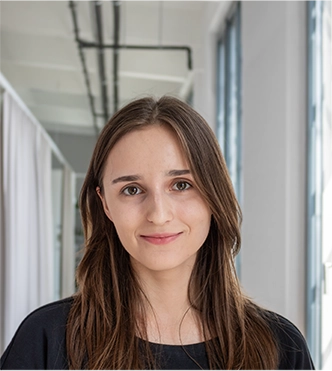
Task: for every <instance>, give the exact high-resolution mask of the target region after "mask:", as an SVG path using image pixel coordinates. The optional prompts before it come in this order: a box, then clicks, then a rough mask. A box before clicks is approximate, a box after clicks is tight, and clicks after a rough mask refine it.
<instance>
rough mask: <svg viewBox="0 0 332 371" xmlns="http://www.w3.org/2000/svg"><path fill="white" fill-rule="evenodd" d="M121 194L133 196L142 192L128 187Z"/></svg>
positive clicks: (134, 187)
mask: <svg viewBox="0 0 332 371" xmlns="http://www.w3.org/2000/svg"><path fill="white" fill-rule="evenodd" d="M122 193H123V194H125V195H126V196H135V195H138V194H140V193H142V190H141V189H140V188H138V187H136V186H128V187H126V188H124V189H123V190H122Z"/></svg>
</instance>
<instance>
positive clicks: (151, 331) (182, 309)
mask: <svg viewBox="0 0 332 371" xmlns="http://www.w3.org/2000/svg"><path fill="white" fill-rule="evenodd" d="M188 268H189V267H188ZM138 273H139V274H138V277H139V281H140V284H141V287H142V289H143V291H144V294H145V296H146V298H147V301H146V305H145V313H146V325H147V336H148V340H149V341H151V342H157V343H163V344H174V345H180V344H192V343H198V342H201V341H203V337H202V332H201V326H200V321H199V316H198V314H197V312H196V311H195V310H194V309H193V308H192V307H191V306H190V303H189V300H188V285H189V280H190V275H191V269H188V270H187V271H186V270H185V269H181V270H177V271H176V270H175V271H163V272H151V271H146V270H143V271H142V270H140V271H139V272H138Z"/></svg>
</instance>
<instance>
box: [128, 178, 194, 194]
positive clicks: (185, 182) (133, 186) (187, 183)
mask: <svg viewBox="0 0 332 371" xmlns="http://www.w3.org/2000/svg"><path fill="white" fill-rule="evenodd" d="M180 183H184V184H185V185H186V186H185V189H176V188H175V187H176V185H179V184H180ZM190 188H192V185H191V184H190V183H189V182H187V181H186V180H178V181H176V182H175V183H174V184H173V186H172V189H173V190H175V191H177V192H184V191H187V190H188V189H190ZM129 189H132V190H133V189H136V190H137V191H138V193H137V192H136V193H134V194H130V193H129ZM142 192H143V190H142V189H141V188H140V187H138V186H136V185H129V186H126V187H125V188H123V189H122V190H121V193H122V194H124V195H125V196H137V195H139V194H141V193H142Z"/></svg>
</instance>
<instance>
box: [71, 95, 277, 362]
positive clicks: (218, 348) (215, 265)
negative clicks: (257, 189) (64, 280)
mask: <svg viewBox="0 0 332 371" xmlns="http://www.w3.org/2000/svg"><path fill="white" fill-rule="evenodd" d="M154 124H163V125H169V126H170V127H171V128H172V129H173V130H174V131H175V133H176V134H177V136H178V138H179V140H180V143H181V145H182V148H183V151H184V153H185V155H186V158H187V160H188V163H189V166H190V169H191V171H192V173H193V176H194V179H195V182H196V185H197V187H198V189H199V191H200V192H201V195H202V197H203V198H204V199H205V200H206V201H207V203H208V204H209V206H210V209H211V211H212V221H211V227H210V231H209V234H208V237H207V239H206V241H205V242H204V244H203V246H202V247H201V248H200V250H199V252H198V254H197V258H196V262H195V265H194V268H193V271H192V274H191V278H190V282H189V287H188V297H189V301H190V303H191V304H192V307H193V308H194V309H196V311H197V313H199V316H200V319H201V322H202V328H203V334H204V336H205V339H206V340H209V341H206V350H207V355H208V360H209V366H210V368H211V369H275V368H276V367H277V365H278V351H277V345H276V342H275V340H274V337H273V334H272V332H271V330H270V328H269V325H268V322H267V319H265V315H264V313H265V311H264V310H262V309H261V308H260V307H258V306H257V305H255V304H254V303H253V302H252V301H251V300H249V299H248V298H247V297H246V296H245V295H244V294H243V293H242V291H241V288H240V285H239V282H238V279H237V275H236V271H235V267H234V257H235V255H236V254H237V253H238V251H239V249H240V246H241V235H240V224H241V218H242V216H241V210H240V207H239V204H238V202H237V199H236V196H235V194H234V190H233V187H232V183H231V180H230V178H229V175H228V171H227V167H226V164H225V161H224V158H223V156H222V154H221V151H220V147H219V144H218V142H217V140H216V137H215V135H214V133H213V131H212V130H211V128H210V127H209V125H208V124H207V123H206V122H205V120H204V119H203V118H202V117H201V116H200V115H199V114H198V113H197V112H196V111H195V110H193V109H192V108H191V107H190V106H188V105H187V104H185V103H183V102H182V101H180V100H179V99H177V98H174V97H167V96H165V97H162V98H160V99H159V100H157V99H154V98H151V97H148V98H141V99H138V100H135V101H133V102H131V103H129V104H128V105H127V106H125V107H124V108H122V109H121V110H120V111H118V112H117V113H116V114H115V115H114V116H113V117H112V118H111V119H110V121H109V122H108V123H107V125H106V126H105V127H104V129H103V131H102V132H101V134H100V136H99V138H98V141H97V144H96V146H95V150H94V153H93V156H92V159H91V162H90V166H89V169H88V172H87V175H86V178H85V182H84V185H83V187H82V190H81V197H80V209H81V216H82V223H83V227H84V233H85V253H84V256H83V258H82V261H81V263H80V264H79V266H78V269H77V284H78V292H77V294H76V295H75V296H74V302H73V305H72V307H71V310H70V314H69V319H68V324H67V353H68V359H69V367H70V368H71V369H80V368H87V369H141V368H157V367H158V365H157V364H156V361H155V360H153V357H152V354H151V352H150V350H149V347H148V345H147V344H148V343H147V342H145V344H146V346H143V347H142V346H141V344H142V343H140V342H139V338H142V339H147V334H146V327H145V324H144V322H143V326H142V323H138V318H143V319H144V310H143V308H144V305H143V302H144V293H143V292H142V290H141V288H140V285H139V283H138V280H137V279H136V277H135V274H134V272H133V270H132V268H131V265H130V259H129V255H128V253H127V252H126V250H125V249H124V248H123V247H122V245H121V242H120V240H119V238H118V236H117V233H116V230H115V227H114V225H113V223H112V222H111V221H110V220H109V219H108V218H107V216H106V215H105V213H104V210H103V207H102V203H101V200H100V199H99V197H98V195H97V192H96V188H97V187H101V186H102V179H103V172H104V167H105V163H106V159H107V157H108V154H109V153H110V151H111V149H112V148H113V147H114V145H115V143H116V142H117V141H118V140H119V139H120V138H121V137H123V136H124V135H126V133H128V132H130V131H133V130H138V129H139V128H142V127H145V126H147V125H154Z"/></svg>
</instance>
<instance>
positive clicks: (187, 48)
mask: <svg viewBox="0 0 332 371" xmlns="http://www.w3.org/2000/svg"><path fill="white" fill-rule="evenodd" d="M79 42H80V43H81V46H82V47H83V48H96V47H98V45H97V44H96V43H94V42H90V41H85V40H82V39H80V40H79ZM102 47H103V48H105V49H114V48H116V49H142V50H143V49H144V50H179V51H181V50H183V51H186V52H187V66H188V70H192V69H193V66H192V65H193V63H192V52H191V48H190V46H181V45H121V44H119V45H117V46H115V45H113V44H104V45H103V46H102Z"/></svg>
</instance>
